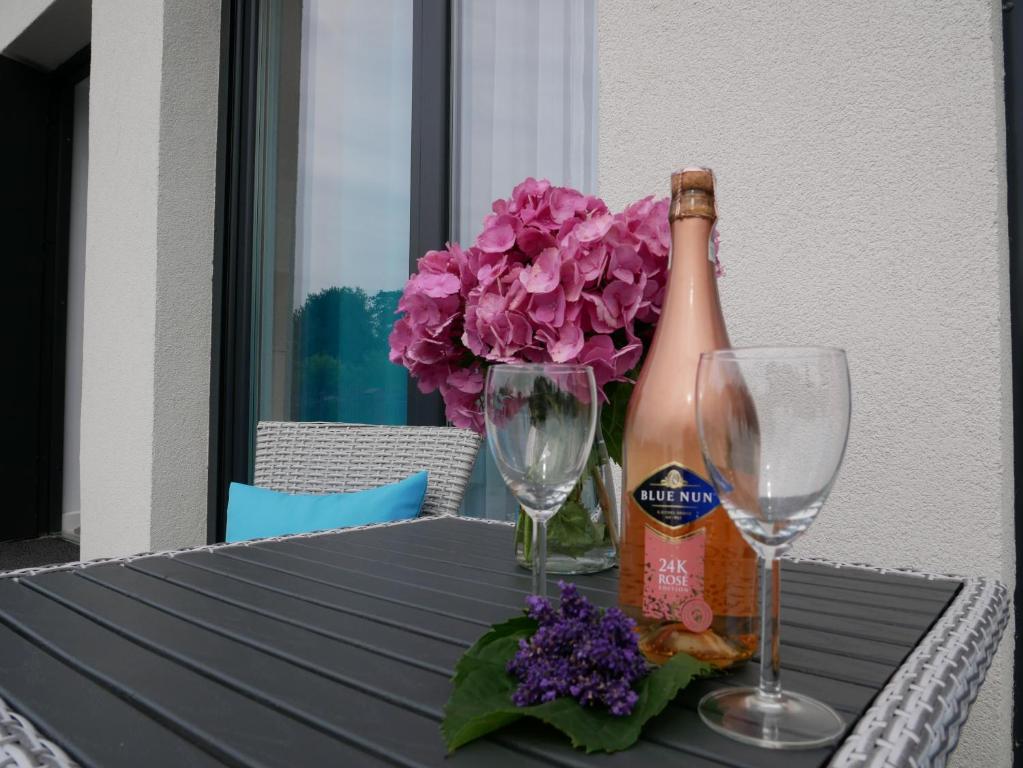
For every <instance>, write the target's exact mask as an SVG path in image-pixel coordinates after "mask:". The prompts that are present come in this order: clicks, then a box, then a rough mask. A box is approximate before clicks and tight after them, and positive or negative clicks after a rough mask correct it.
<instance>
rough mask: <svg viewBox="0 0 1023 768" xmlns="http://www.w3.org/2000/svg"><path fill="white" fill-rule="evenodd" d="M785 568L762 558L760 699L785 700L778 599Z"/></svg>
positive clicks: (774, 559)
mask: <svg viewBox="0 0 1023 768" xmlns="http://www.w3.org/2000/svg"><path fill="white" fill-rule="evenodd" d="M780 575H781V565H780V564H779V563H777V558H775V557H773V556H772V557H770V558H767V557H761V558H760V695H761V696H764V697H766V698H769V699H777V698H778V697H779V696H781V660H780V658H779V655H778V602H779V600H778V597H779V591H780V589H781V579H780V578H779V577H780Z"/></svg>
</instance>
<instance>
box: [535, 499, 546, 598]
mask: <svg viewBox="0 0 1023 768" xmlns="http://www.w3.org/2000/svg"><path fill="white" fill-rule="evenodd" d="M533 594H534V595H539V596H540V597H547V520H546V519H544V520H542V521H541V520H537V519H536V518H535V517H534V518H533Z"/></svg>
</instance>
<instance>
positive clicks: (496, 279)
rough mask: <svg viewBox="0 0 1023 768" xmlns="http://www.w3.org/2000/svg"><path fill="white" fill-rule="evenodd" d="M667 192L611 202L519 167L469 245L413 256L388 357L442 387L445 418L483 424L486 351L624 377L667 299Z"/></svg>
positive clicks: (423, 385)
mask: <svg viewBox="0 0 1023 768" xmlns="http://www.w3.org/2000/svg"><path fill="white" fill-rule="evenodd" d="M668 203H669V201H668V200H667V199H662V200H655V199H654V198H652V197H647V198H644V199H643V200H640V201H638V202H636V203H633V204H632V205H630V206H628V207H627V208H626V209H625V210H624V211H622V212H621V213H617V214H612V213H611V212H610V211H609V210H608V208H607V205H605V203H604V201H603V200H601V199H600V198H597V197H594V196H592V195H584V194H582V193H581V192H578V191H577V190H574V189H569V188H567V187H554V186H552V185H551V184H550V182H548V181H546V180H540V181H537V180H536V179H532V178H529V179H526V180H525V181H523V182H522V183H521V184H519V185H518V186H517V187H515V189H514V190H513V191H512V196H511V197H510V198H508V199H507V200H496V201H495V202H494V204H493V206H492V210H493V213H492V214H490V215H489V216H487V218H486V219H485V220H484V222H483V231H482V232H481V233H480V234H479V236H478V237H477V238H476V241H475V242H474V243H473V245H472V246H471V247H469V248H465V249H463V248H461V247H460V246H459V245H458V244H457V243H449V244H448V246H447V248H446V249H445V250H443V251H429V252H428V253H427V254H426V255H425V256H423V258H421V259H420V260H419V262H418V271H417V272H416V273H415V274H414V275H412V276H411V277H410V278H409V281H408V283H407V284H406V286H405V290H404V293H403V295H402V298H401V300H400V302H399V304H398V313H399V315H400V316H399V318H398V320H397V321H396V322H395V324H394V328H393V330H392V332H391V335H390V339H389V342H390V347H391V350H390V359H391V361H392V362H394V363H398V364H401V365H403V366H405V367H406V368H407V369H408V370H409V371H410V372H411V373H412V375H413V376H414V377H415V378H416V380H417V383H418V386H419V389H420V390H421V391H422V392H432V391H434V390H437V389H439V390H440V392H441V395H442V396H443V398H444V404H445V410H446V414H447V418H448V420H449V421H450V422H451V423H452V424H454V425H455V426H458V427H469V428H472V429H475V430H476V431H478V432H481V433H482V432H483V416H482V411H481V402H480V401H481V397H480V395H481V392H482V389H483V372H484V368H485V366H486V365H488V364H489V363H503V362H515V361H523V362H554V363H572V362H578V363H586V364H588V365H590V366H592V367H593V371H594V375H595V377H596V383H597V388H598V389H599V390H600V391H601V395H602V397H605V394H604V387H605V386H606V385H607V384H608V383H609V382H612V381H627V380H628V379H627V374H628V373H629V372H630V371H633V370H634V369H635V368H636V367H637V365H638V364H639V363H640V360H641V358H642V356H643V353H644V350H645V349H646V347H647V346H648V345H649V342H650V340H651V339H652V336H653V328H654V325H655V324H656V322H657V318H658V315H659V313H660V310H661V303H662V301H663V299H664V290H665V284H666V280H667V268H668V251H669V248H670V235H669V228H668Z"/></svg>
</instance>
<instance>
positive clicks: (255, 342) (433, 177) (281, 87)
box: [210, 0, 596, 539]
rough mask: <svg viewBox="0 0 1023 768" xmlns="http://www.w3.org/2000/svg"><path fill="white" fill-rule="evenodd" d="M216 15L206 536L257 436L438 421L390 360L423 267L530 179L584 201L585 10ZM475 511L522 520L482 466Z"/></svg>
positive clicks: (486, 4)
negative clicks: (216, 212) (402, 309)
mask: <svg viewBox="0 0 1023 768" xmlns="http://www.w3.org/2000/svg"><path fill="white" fill-rule="evenodd" d="M225 8H226V10H227V13H228V16H229V18H227V19H226V23H225V30H226V31H227V33H228V34H229V38H230V39H229V40H227V39H226V43H225V51H226V54H225V63H224V67H225V69H224V72H225V83H226V92H227V96H228V98H227V99H226V101H225V105H224V113H223V114H224V136H223V138H222V144H221V146H222V152H221V161H222V164H223V165H222V168H221V174H222V183H221V198H220V206H221V211H220V226H221V231H222V241H221V248H222V256H221V261H220V263H218V267H217V297H218V298H217V302H218V304H217V307H216V312H215V314H216V317H217V318H218V322H219V324H220V328H219V334H218V336H217V339H218V341H217V344H218V347H217V349H216V352H215V355H214V377H215V386H216V391H217V395H216V397H215V398H214V402H213V423H214V435H215V441H214V446H213V456H212V457H211V458H212V464H211V466H212V472H211V477H212V478H213V480H212V484H211V505H212V506H213V508H214V509H216V510H218V512H217V514H216V515H215V516H214V518H213V520H214V522H213V523H211V529H210V537H211V539H216V538H219V537H221V536H222V535H223V509H224V507H225V506H226V487H227V484H228V481H230V480H238V481H243V482H247V481H249V479H250V478H251V471H252V459H253V455H252V454H253V446H254V431H255V426H256V424H257V423H258V422H259V421H260V420H293V421H345V422H360V423H370V424H402V423H409V424H442V423H443V419H444V416H443V408H442V407H441V403H440V400H439V398H438V397H436V395H429V396H426V395H423V394H421V393H420V392H419V391H418V388H417V387H416V385H415V382H412V381H410V380H409V378H408V376H407V374H406V372H405V370H404V369H403V368H401V367H398V366H396V365H393V364H391V363H390V362H389V361H388V358H387V352H388V345H387V336H388V334H389V332H390V327H391V324H392V323H393V320H394V313H395V309H396V308H397V302H398V299H399V297H400V292H401V290H402V288H403V286H404V284H405V281H406V280H407V279H408V276H409V274H410V272H411V271H412V270H413V269H414V268H415V261H416V259H418V258H419V257H420V256H422V255H423V254H424V253H425V252H426V251H427V250H430V249H433V248H440V247H443V245H444V243H445V242H446V241H448V240H458V241H461V242H462V243H463V244H464V245H471V243H472V240H473V239H474V237H475V234H476V233H477V232H478V230H479V228H480V226H481V224H482V218H483V216H484V215H486V213H487V212H488V211H489V208H490V203H491V201H492V200H493V199H494V198H497V197H504V196H507V195H508V194H509V193H510V190H511V188H512V187H513V186H514V185H515V184H516V183H517V182H518V181H520V180H521V179H523V178H525V177H526V176H535V177H546V178H549V179H550V180H551V181H553V182H554V183H557V184H568V185H572V186H576V187H579V188H581V189H584V190H586V191H587V192H596V189H595V168H596V165H595V147H596V141H595V131H596V88H595V82H596V80H595V75H596V73H595V61H596V56H595V25H594V15H595V0H515V1H514V2H506V0H373V2H369V1H368V0H228V2H227V4H226V5H225ZM482 455H483V456H485V452H484V454H482ZM467 510H471V511H472V512H473V513H474V514H487V515H488V516H492V517H500V516H504V515H507V514H510V513H511V512H512V511H513V506H512V505H511V502H510V497H509V496H508V495H507V493H506V491H505V490H504V486H503V483H501V482H500V479H499V478H498V475H497V472H496V470H495V469H494V468H493V466H492V465H490V464H489V462H488V461H487V459H485V458H481V461H480V464H479V466H478V467H477V470H476V473H475V475H474V479H473V484H472V488H471V490H470V501H469V503H468V505H467Z"/></svg>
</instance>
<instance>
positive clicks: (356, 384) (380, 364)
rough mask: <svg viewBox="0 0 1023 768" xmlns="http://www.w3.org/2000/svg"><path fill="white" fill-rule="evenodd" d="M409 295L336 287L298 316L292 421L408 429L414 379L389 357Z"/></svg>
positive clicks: (313, 299)
mask: <svg viewBox="0 0 1023 768" xmlns="http://www.w3.org/2000/svg"><path fill="white" fill-rule="evenodd" d="M400 297H401V291H400V290H397V291H379V292H378V293H375V294H373V295H372V296H370V295H368V294H367V293H366V292H365V291H364V290H362V289H361V288H348V287H337V286H335V287H333V288H327V289H325V290H322V291H320V292H319V293H313V294H309V296H307V297H306V300H305V303H304V304H303V305H302V306H301V307H299V308H297V309H296V310H295V313H294V317H293V333H294V337H293V338H294V347H293V349H294V355H293V357H292V366H293V368H292V377H293V378H292V418H294V419H298V420H301V421H348V422H362V423H368V424H401V423H403V422H404V421H405V410H406V400H405V397H406V395H405V386H406V374H405V371H404V369H403V368H401V367H399V366H397V365H394V364H393V363H391V362H390V361H389V360H388V359H387V353H388V349H389V347H388V343H387V335H388V334H389V333H390V331H391V324H392V322H393V321H394V313H395V310H396V309H397V307H398V299H399V298H400Z"/></svg>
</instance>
